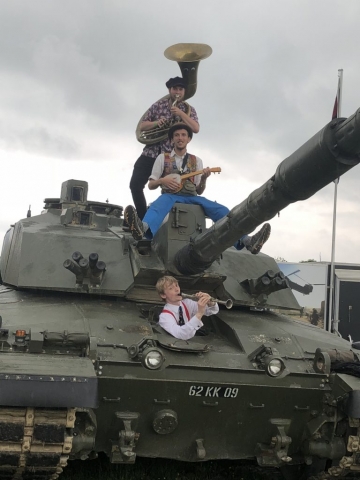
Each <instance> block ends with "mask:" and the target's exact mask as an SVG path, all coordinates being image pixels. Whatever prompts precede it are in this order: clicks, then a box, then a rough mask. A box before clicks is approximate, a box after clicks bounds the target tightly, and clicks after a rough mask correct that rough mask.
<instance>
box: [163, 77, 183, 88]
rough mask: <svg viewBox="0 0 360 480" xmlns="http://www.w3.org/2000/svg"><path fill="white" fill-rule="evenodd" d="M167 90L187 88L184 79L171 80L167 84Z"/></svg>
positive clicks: (175, 78)
mask: <svg viewBox="0 0 360 480" xmlns="http://www.w3.org/2000/svg"><path fill="white" fill-rule="evenodd" d="M165 85H166V87H167V88H171V87H184V88H185V87H186V85H185V82H184V79H183V78H181V77H174V78H170V79H169V80H168V81H167V82H166V83H165Z"/></svg>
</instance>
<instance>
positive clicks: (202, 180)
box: [196, 167, 211, 195]
mask: <svg viewBox="0 0 360 480" xmlns="http://www.w3.org/2000/svg"><path fill="white" fill-rule="evenodd" d="M210 174H211V172H210V168H209V167H206V168H204V171H203V174H202V175H201V177H200V182H199V183H198V184H197V185H196V193H197V194H198V195H202V194H203V193H204V191H205V188H206V180H207V178H208V176H209V175H210Z"/></svg>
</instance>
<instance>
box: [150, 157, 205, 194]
mask: <svg viewBox="0 0 360 480" xmlns="http://www.w3.org/2000/svg"><path fill="white" fill-rule="evenodd" d="M185 155H186V154H185ZM185 155H183V156H182V157H180V156H179V155H177V154H176V153H175V150H174V149H173V150H172V151H171V153H170V157H175V162H176V166H177V168H178V170H180V169H181V167H182V164H183V160H184V157H185ZM164 160H165V155H164V154H163V153H160V155H158V157H157V158H156V160H155V163H154V166H153V169H152V172H151V175H150V177H149V180H150V179H151V180H159V178H160V177H161V175H162V174H163V171H164ZM203 168H204V167H203V162H202V160H201V158H199V157H196V170H203ZM186 172H188V173H189V171H188V167H187V165H185V168H184V172H183V173H186ZM200 180H201V175H196V176H195V178H194V183H195V185H196V186H198V185H199V183H200Z"/></svg>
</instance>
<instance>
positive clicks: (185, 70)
mask: <svg viewBox="0 0 360 480" xmlns="http://www.w3.org/2000/svg"><path fill="white" fill-rule="evenodd" d="M211 54H212V48H211V47H209V45H206V44H205V43H177V44H176V45H172V46H171V47H168V48H167V49H166V50H165V52H164V55H165V57H166V58H168V59H169V60H174V61H175V62H177V63H178V64H179V67H180V70H181V74H182V77H183V79H184V81H185V85H186V87H185V97H184V99H183V100H182V101H183V102H184V100H187V99H189V98H191V97H192V96H194V95H195V92H196V88H197V70H198V66H199V63H200V60H204V59H205V58H207V57H209V56H210V55H211ZM165 98H170V96H169V95H165V96H164V97H162V98H160V99H159V100H158V101H160V100H163V99H165ZM174 103H175V102H174ZM185 105H186V113H187V114H188V115H189V114H190V105H189V104H188V103H186V102H185ZM147 112H148V110H146V112H145V113H144V115H143V116H142V117H141V118H140V120H139V123H138V124H137V127H136V138H137V140H138V141H139V142H140V143H143V144H145V145H153V144H154V143H158V142H161V141H163V140H165V139H166V138H167V135H168V131H169V129H170V128H171V127H172V125H174V124H175V123H177V122H178V120H176V118H172V119H171V120H169V121H168V122H166V123H165V124H164V125H163V126H161V127H156V128H154V129H152V130H147V131H146V132H141V131H140V125H141V122H142V121H143V118H144V117H145V115H146V114H147Z"/></svg>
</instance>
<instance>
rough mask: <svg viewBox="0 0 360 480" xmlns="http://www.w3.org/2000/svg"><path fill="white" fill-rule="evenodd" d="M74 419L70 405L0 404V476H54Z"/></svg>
mask: <svg viewBox="0 0 360 480" xmlns="http://www.w3.org/2000/svg"><path fill="white" fill-rule="evenodd" d="M74 423H75V409H74V408H68V409H58V410H50V409H41V408H0V477H4V478H6V479H8V480H10V479H14V480H15V479H16V480H21V479H23V478H24V479H25V478H27V479H28V478H31V477H35V478H36V479H37V480H50V479H54V480H55V479H56V478H58V476H59V474H60V473H61V472H62V471H63V468H64V467H65V466H66V465H67V461H68V459H69V454H70V452H71V449H72V441H73V435H72V432H73V428H74Z"/></svg>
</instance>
